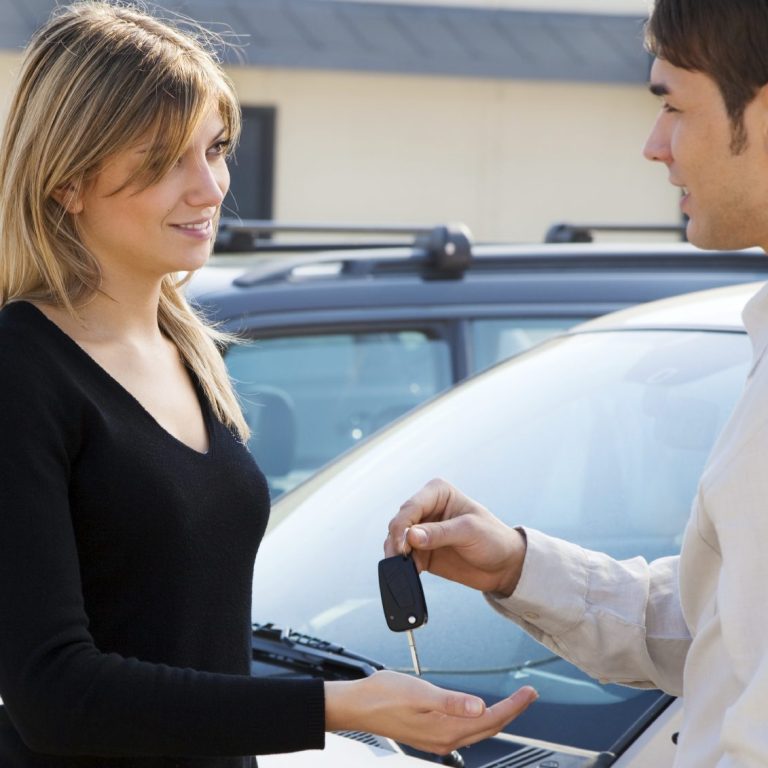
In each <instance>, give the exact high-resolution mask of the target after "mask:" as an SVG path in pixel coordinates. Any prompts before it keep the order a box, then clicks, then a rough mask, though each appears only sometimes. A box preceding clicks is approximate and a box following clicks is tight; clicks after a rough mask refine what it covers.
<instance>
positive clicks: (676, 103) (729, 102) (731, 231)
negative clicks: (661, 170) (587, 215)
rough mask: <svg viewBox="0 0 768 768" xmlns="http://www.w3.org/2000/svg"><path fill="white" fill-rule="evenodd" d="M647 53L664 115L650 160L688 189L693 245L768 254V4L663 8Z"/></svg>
mask: <svg viewBox="0 0 768 768" xmlns="http://www.w3.org/2000/svg"><path fill="white" fill-rule="evenodd" d="M647 46H648V48H649V50H650V51H651V52H652V53H653V54H654V55H655V56H656V60H655V62H654V64H653V68H652V70H651V84H650V87H651V92H652V93H654V94H656V95H657V96H659V97H661V99H662V109H661V112H660V114H659V117H658V119H657V121H656V124H655V126H654V128H653V130H652V131H651V134H650V136H649V137H648V141H647V143H646V146H645V155H646V157H647V158H648V159H650V160H656V161H659V162H662V163H664V164H665V165H666V166H667V168H668V170H669V180H670V182H671V183H672V184H674V185H676V186H679V187H681V188H683V191H684V193H685V194H684V196H683V198H682V201H681V209H682V211H683V213H685V214H687V215H688V217H689V222H688V238H689V240H691V242H693V243H695V244H696V245H699V246H701V247H704V248H721V249H726V248H744V247H748V246H753V245H760V246H762V247H764V248H765V247H768V85H766V84H767V83H768V0H657V4H656V7H655V8H654V11H653V14H652V16H651V18H650V20H649V22H648V26H647Z"/></svg>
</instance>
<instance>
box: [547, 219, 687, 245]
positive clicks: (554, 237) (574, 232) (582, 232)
mask: <svg viewBox="0 0 768 768" xmlns="http://www.w3.org/2000/svg"><path fill="white" fill-rule="evenodd" d="M593 232H640V233H643V232H645V233H651V232H671V233H673V234H677V235H679V236H680V239H681V240H683V241H685V240H687V238H686V236H685V224H566V223H564V222H559V223H557V224H553V225H552V226H551V227H550V228H549V229H548V230H547V234H546V235H545V236H544V242H545V243H591V242H592V241H593V240H594V237H593V236H592V233H593Z"/></svg>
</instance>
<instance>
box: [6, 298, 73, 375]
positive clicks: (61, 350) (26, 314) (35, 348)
mask: <svg viewBox="0 0 768 768" xmlns="http://www.w3.org/2000/svg"><path fill="white" fill-rule="evenodd" d="M60 334H61V331H58V329H57V328H55V326H53V323H51V321H50V320H48V318H47V317H45V315H43V313H42V312H41V311H40V310H39V309H38V308H37V307H35V306H34V304H31V303H30V302H27V301H14V302H11V303H9V304H6V305H5V306H4V307H3V308H2V309H0V370H1V371H2V372H4V373H6V374H8V375H10V376H13V377H14V378H16V379H19V378H23V377H24V374H25V372H29V373H33V374H37V375H39V374H41V373H44V374H45V378H46V380H50V381H51V383H53V380H55V379H56V378H57V371H60V370H61V369H62V367H63V366H62V365H61V364H57V362H59V363H60V362H61V361H62V360H63V358H64V357H65V351H66V348H65V346H64V345H63V344H62V340H61V339H60V338H58V336H59V335H60ZM2 378H5V377H2Z"/></svg>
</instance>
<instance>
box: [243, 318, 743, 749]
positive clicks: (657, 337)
mask: <svg viewBox="0 0 768 768" xmlns="http://www.w3.org/2000/svg"><path fill="white" fill-rule="evenodd" d="M750 359H751V347H750V344H749V340H748V338H747V337H746V335H744V334H739V333H716V332H686V331H623V332H620V331H617V332H600V333H584V334H578V335H573V336H566V337H562V338H560V339H557V340H555V341H552V342H548V343H546V344H544V345H542V346H540V347H538V348H536V349H534V350H532V351H530V352H528V353H525V354H523V355H521V356H520V357H518V358H515V359H513V360H512V361H509V362H507V363H503V364H501V365H499V366H497V367H496V368H494V369H492V370H491V371H490V372H487V373H485V374H481V375H480V376H477V377H475V378H474V379H472V380H470V381H469V382H467V383H466V384H464V385H462V386H460V387H458V388H456V389H455V390H453V391H452V392H451V393H448V394H447V395H445V396H443V397H440V398H438V399H437V400H435V401H433V402H432V403H430V404H428V405H426V406H425V407H423V408H421V409H420V410H419V411H417V412H416V413H414V414H413V415H411V416H410V417H406V418H404V419H402V420H401V421H400V422H398V423H396V424H395V425H394V426H392V427H391V428H389V429H388V430H386V431H385V432H384V433H383V434H381V435H380V436H379V437H376V438H374V439H372V440H370V441H369V442H367V443H366V444H364V445H361V446H360V447H359V448H358V449H357V450H356V451H353V452H351V453H350V454H347V455H346V456H345V457H343V458H342V459H341V460H340V461H339V462H337V463H336V464H333V465H331V466H330V467H329V468H327V469H326V470H324V471H323V472H321V473H320V474H319V475H318V476H316V477H315V478H313V479H312V480H310V481H309V482H308V483H306V484H305V485H304V486H302V487H300V488H298V489H297V490H296V491H295V492H294V493H292V494H288V495H287V496H285V497H284V498H283V499H282V500H281V502H280V503H278V504H277V505H276V508H275V513H274V514H275V516H276V517H277V518H280V519H282V522H280V523H279V524H278V525H277V526H276V527H275V528H274V529H273V531H272V532H271V534H270V535H269V536H268V537H267V538H266V540H265V542H264V544H263V546H262V550H261V551H260V553H259V556H258V558H257V564H256V571H255V579H254V619H255V620H257V621H264V620H267V619H268V620H270V621H274V622H276V623H278V624H281V625H282V626H286V627H291V628H293V629H295V630H298V631H302V632H307V633H309V634H313V635H317V636H321V637H323V638H325V639H328V640H331V641H333V642H336V643H339V644H341V645H343V646H346V647H347V648H350V649H352V650H355V651H357V652H359V653H363V654H365V655H366V656H369V657H371V658H374V659H377V660H378V661H381V662H383V663H385V664H386V665H388V666H390V667H393V668H398V669H403V670H407V671H410V669H411V667H410V657H409V653H408V646H407V642H406V637H405V635H400V634H394V633H391V632H390V631H389V630H388V629H387V627H386V624H385V621H384V617H383V615H382V609H381V601H380V598H379V592H378V584H377V571H376V563H377V561H378V560H379V559H380V558H381V557H382V545H383V541H384V537H385V536H386V533H387V523H388V521H389V519H390V518H391V517H392V515H393V514H394V513H395V511H396V510H397V509H398V507H399V506H400V504H401V503H402V502H403V501H404V500H405V499H406V498H407V497H408V496H409V495H411V494H412V493H413V492H414V491H416V490H417V489H418V488H419V487H420V486H421V485H423V484H424V483H425V482H426V481H428V480H429V479H430V478H432V477H435V476H438V475H439V476H442V477H444V478H446V479H447V480H449V481H450V482H452V483H454V484H455V485H457V486H458V487H459V488H461V489H462V490H463V491H465V492H466V493H468V494H469V495H471V496H473V497H474V498H476V499H477V500H478V501H480V502H481V503H483V504H484V505H486V506H487V507H488V508H489V509H491V510H492V511H493V512H494V513H495V514H496V515H498V516H500V517H501V518H503V519H504V520H505V521H507V522H508V523H510V524H524V525H527V526H529V527H533V528H538V529H541V530H543V531H546V532H547V533H551V534H554V535H556V536H561V537H563V538H567V539H569V540H571V541H575V542H577V543H579V544H582V545H583V546H586V547H589V548H593V549H600V550H603V551H606V552H608V553H610V554H612V555H613V556H615V557H619V558H625V557H633V556H636V555H638V554H639V555H644V556H645V557H646V558H648V559H652V558H656V557H660V556H663V555H668V554H672V553H676V552H678V551H679V546H680V542H681V538H682V532H683V527H684V525H685V522H686V519H687V517H688V513H689V508H690V502H691V499H692V498H693V495H694V492H695V488H696V483H697V479H698V476H699V474H700V472H701V470H702V468H703V465H704V462H705V460H706V457H707V455H708V453H709V451H710V449H711V447H712V444H713V442H714V440H715V437H716V435H717V434H718V432H719V430H720V429H721V428H722V426H723V424H724V422H725V420H726V418H727V416H728V414H729V412H730V410H731V408H732V407H733V405H734V403H735V400H736V398H737V397H738V395H739V393H740V391H741V388H742V384H743V382H744V379H745V377H746V374H747V370H748V367H749V363H750ZM423 584H424V589H425V594H426V599H427V605H428V609H429V623H428V624H427V625H426V626H425V627H423V628H421V629H419V630H417V631H416V632H415V636H416V642H417V644H418V648H419V655H420V658H421V662H422V665H423V667H424V668H425V673H426V676H427V677H428V678H429V679H431V680H433V681H434V682H436V683H438V684H445V685H448V686H451V687H455V688H459V689H463V690H468V691H473V692H476V693H479V694H480V695H483V696H484V697H485V698H486V700H487V701H493V700H494V699H497V698H500V697H502V696H505V695H507V694H509V693H510V692H512V691H514V690H516V689H517V688H518V687H520V686H521V685H524V684H526V683H529V684H532V685H534V686H535V687H536V688H537V689H538V690H539V693H540V695H541V698H540V700H539V702H537V705H536V706H535V707H532V708H531V709H530V710H529V711H528V712H527V713H526V714H525V715H523V717H521V718H519V719H518V720H517V721H515V722H513V723H512V724H511V726H510V727H509V731H510V732H511V733H521V734H524V735H528V736H531V737H535V738H540V739H546V740H548V741H552V742H557V743H561V744H569V745H571V746H576V747H583V748H586V749H597V750H604V749H608V748H610V746H611V744H612V743H614V741H615V740H616V739H618V738H619V737H620V736H621V734H622V733H623V732H624V731H625V730H626V729H627V728H628V727H630V726H631V724H632V723H633V722H634V721H635V720H636V719H637V718H638V717H640V716H641V714H642V712H644V711H645V710H646V709H647V708H648V707H649V706H650V705H651V704H652V703H653V701H654V698H655V697H656V696H658V694H657V693H655V692H641V691H638V690H635V689H630V688H625V687H620V686H613V685H600V684H598V683H597V682H595V681H593V680H591V679H590V678H588V677H587V676H585V675H583V674H582V673H581V672H579V671H578V670H576V669H575V668H574V667H573V666H571V665H570V664H568V663H566V662H564V661H561V660H559V659H555V658H553V657H552V656H551V654H550V652H549V651H548V650H546V649H545V648H544V647H543V646H541V645H539V644H538V643H536V642H535V641H533V640H532V639H530V638H529V637H528V636H527V635H525V634H524V633H523V632H522V630H520V629H518V628H517V627H516V626H515V625H514V624H512V623H511V622H509V621H506V620H505V619H503V618H502V617H501V616H499V615H498V614H496V613H495V612H494V611H493V610H492V609H491V608H490V607H489V606H488V605H487V603H486V602H485V600H484V598H483V597H482V595H480V594H477V593H474V592H472V591H471V590H469V589H467V588H464V587H461V586H459V585H457V584H453V583H451V582H448V581H444V580H440V579H437V578H435V577H432V576H430V575H429V574H425V575H423Z"/></svg>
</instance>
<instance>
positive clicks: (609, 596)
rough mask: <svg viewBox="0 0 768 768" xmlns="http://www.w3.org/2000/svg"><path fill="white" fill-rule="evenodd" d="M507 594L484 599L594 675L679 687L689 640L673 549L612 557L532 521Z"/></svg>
mask: <svg viewBox="0 0 768 768" xmlns="http://www.w3.org/2000/svg"><path fill="white" fill-rule="evenodd" d="M525 533H526V537H527V540H528V550H527V554H526V557H525V562H524V565H523V572H522V576H521V579H520V582H519V584H518V586H517V589H516V590H515V592H514V593H513V595H512V596H511V597H508V598H502V597H499V596H494V595H487V596H486V597H487V599H488V601H489V602H490V604H491V605H492V606H493V607H494V608H495V609H496V610H498V611H499V612H500V613H502V614H503V615H505V616H507V617H508V618H509V619H511V620H512V621H514V622H515V623H517V624H518V625H520V626H521V627H522V628H523V629H525V630H526V631H527V632H528V633H529V634H531V635H532V636H533V637H535V638H536V639H537V640H538V641H539V642H541V643H543V644H544V645H546V646H547V647H548V648H550V649H551V650H552V651H554V652H555V653H557V654H559V655H560V656H563V657H564V658H566V659H568V660H569V661H571V662H572V663H573V664H575V665H576V666H578V667H580V668H581V669H583V670H584V671H585V672H587V673H588V674H590V675H591V676H593V677H595V678H597V679H598V680H600V681H601V682H604V683H608V682H612V683H623V684H626V685H633V686H637V687H644V688H661V689H663V690H665V691H667V692H669V693H673V694H676V695H679V694H680V693H681V692H682V681H683V666H684V663H685V657H686V653H687V651H688V647H689V645H690V642H691V638H690V634H689V632H688V628H687V626H686V623H685V621H684V619H683V616H682V613H681V611H680V603H679V595H678V589H677V567H678V560H679V558H677V557H666V558H662V559H659V560H656V561H654V562H652V563H647V562H646V561H645V560H644V559H642V558H639V557H638V558H634V559H632V560H623V561H618V560H614V559H612V558H610V557H608V556H607V555H605V554H602V553H600V552H593V551H590V550H587V549H583V548H582V547H579V546H577V545H575V544H571V543H569V542H566V541H562V540H561V539H556V538H554V537H551V536H547V535H545V534H543V533H541V532H539V531H536V530H533V529H525Z"/></svg>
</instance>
